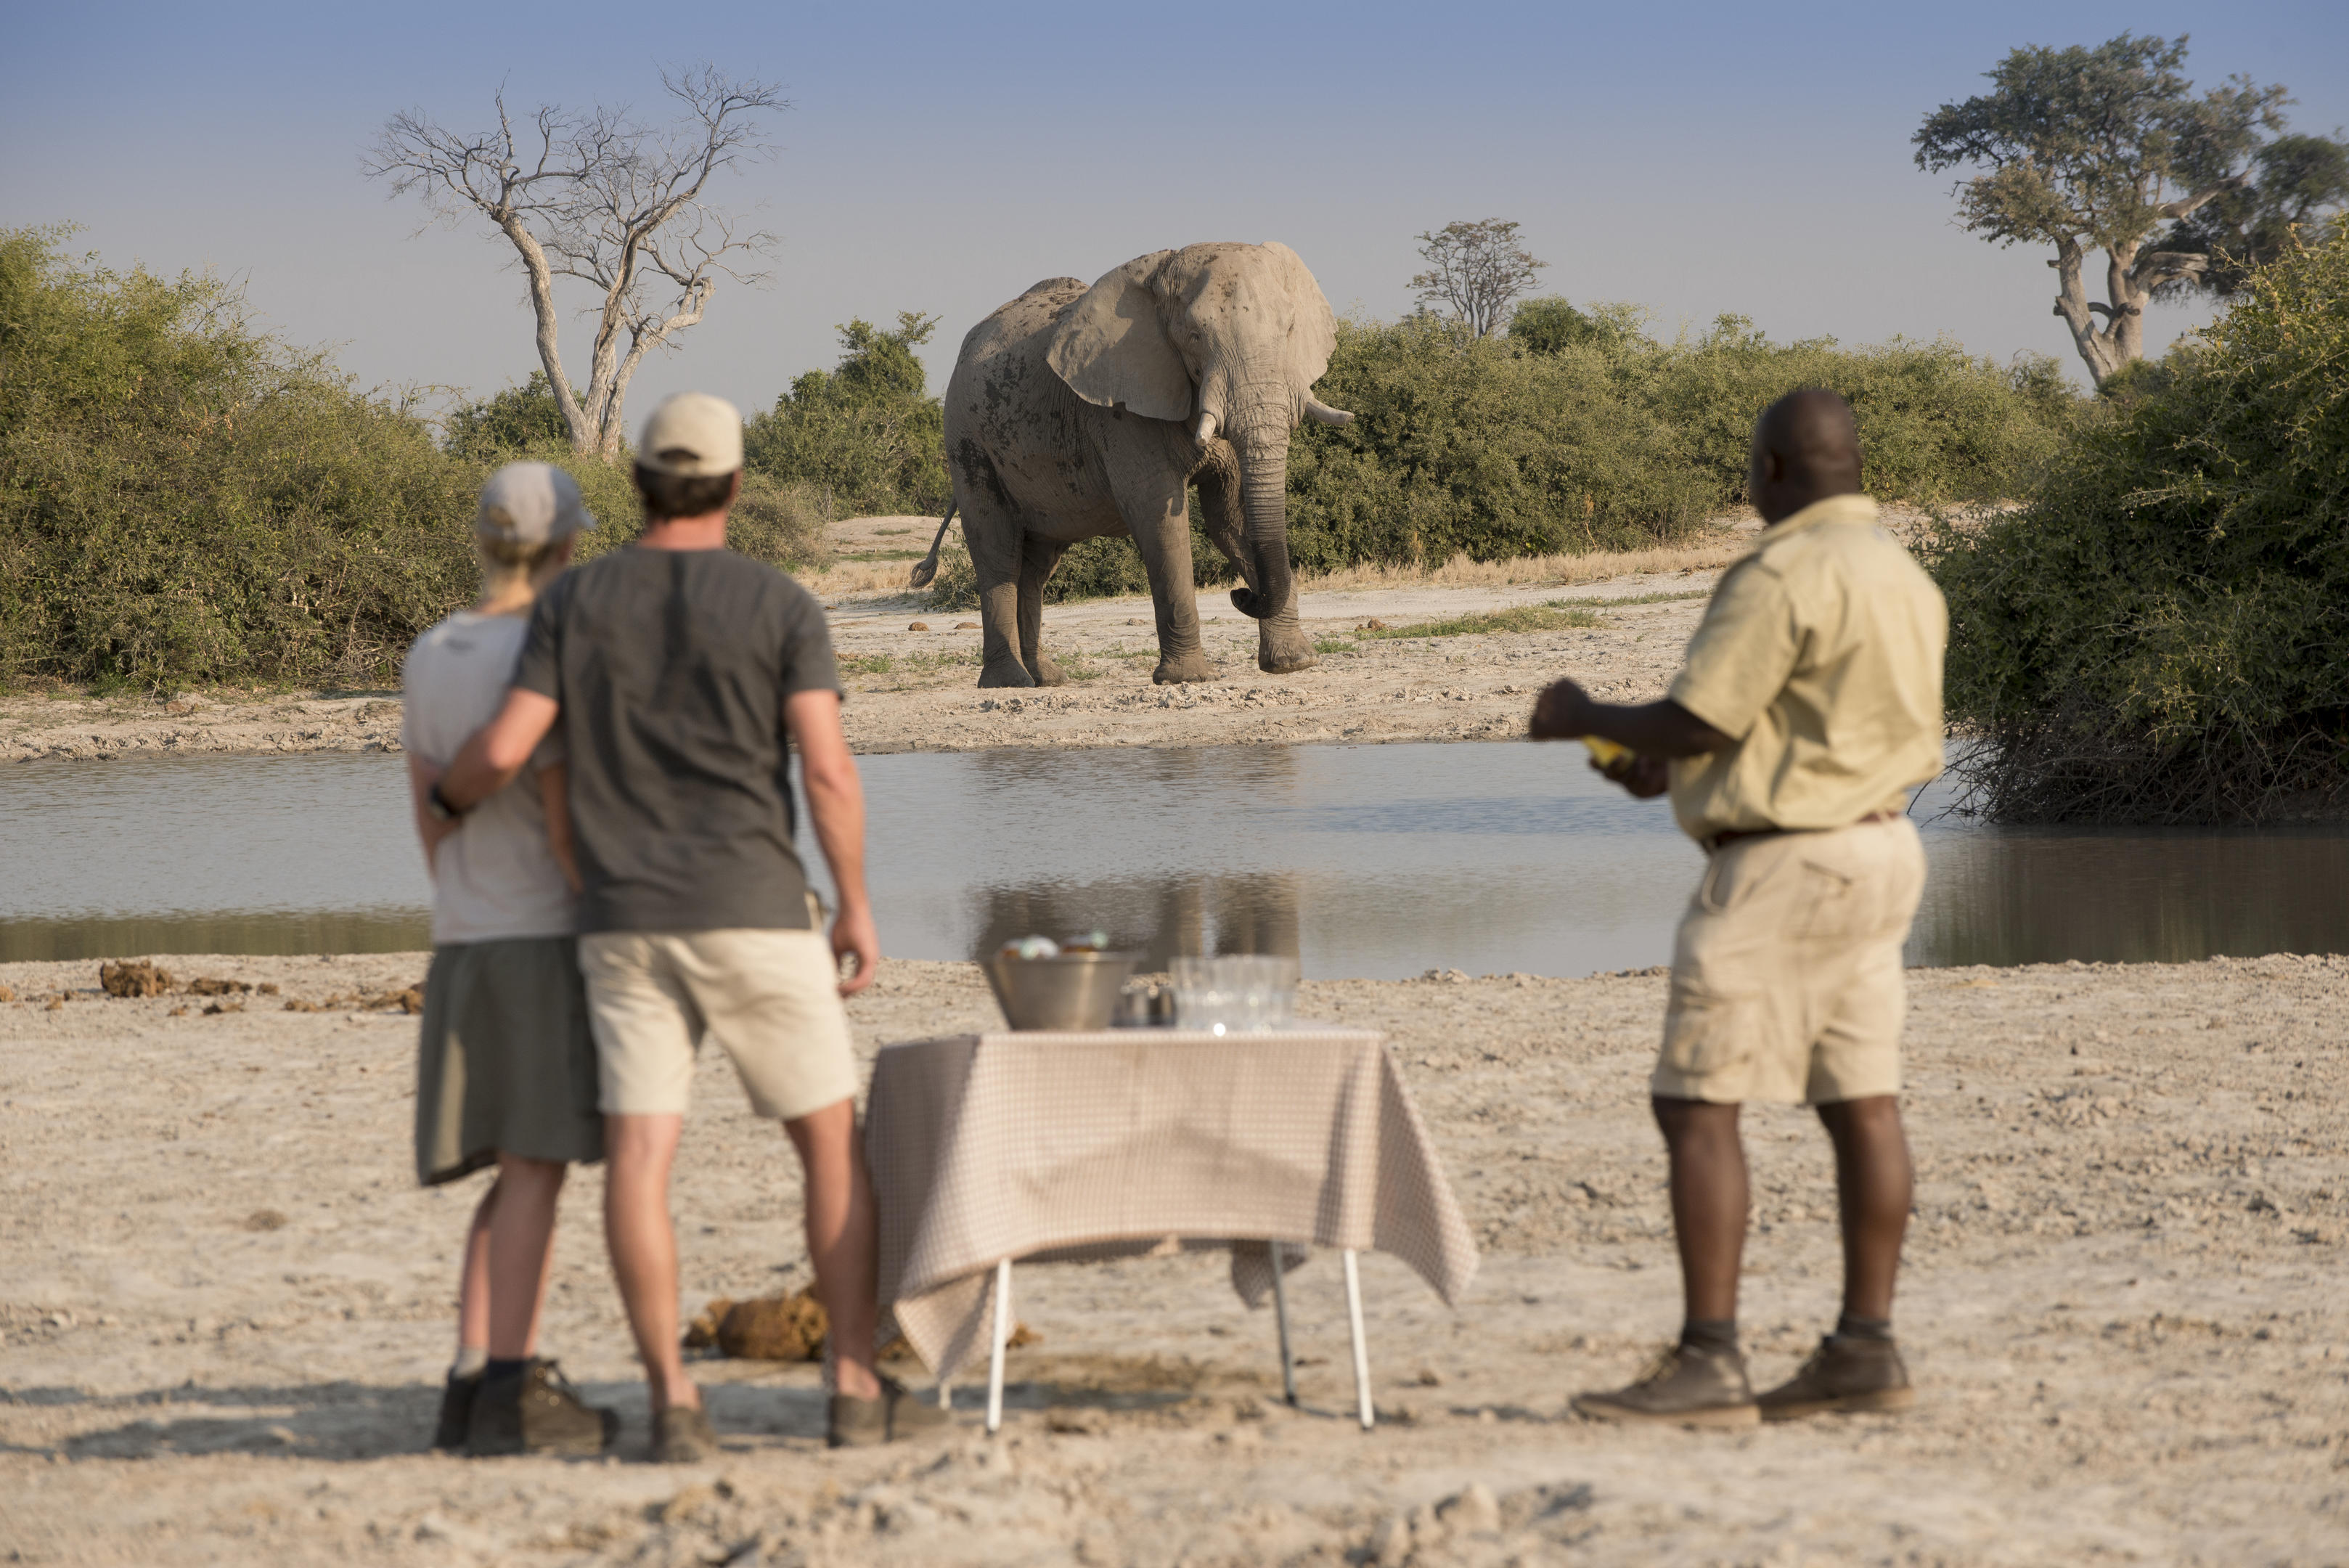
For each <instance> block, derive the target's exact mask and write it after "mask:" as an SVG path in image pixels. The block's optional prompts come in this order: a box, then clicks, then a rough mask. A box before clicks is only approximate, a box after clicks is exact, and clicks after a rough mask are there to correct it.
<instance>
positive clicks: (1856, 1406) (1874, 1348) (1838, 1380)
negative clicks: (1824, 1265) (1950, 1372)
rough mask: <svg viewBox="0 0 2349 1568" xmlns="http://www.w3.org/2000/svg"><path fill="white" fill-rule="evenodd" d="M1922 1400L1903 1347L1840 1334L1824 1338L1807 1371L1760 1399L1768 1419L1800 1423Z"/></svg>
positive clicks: (1900, 1407)
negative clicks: (1829, 1414) (1903, 1360)
mask: <svg viewBox="0 0 2349 1568" xmlns="http://www.w3.org/2000/svg"><path fill="white" fill-rule="evenodd" d="M1916 1402H1917V1390H1916V1389H1914V1388H1912V1387H1910V1386H1909V1368H1908V1367H1906V1366H1902V1365H1901V1362H1900V1350H1899V1346H1898V1345H1895V1344H1894V1343H1893V1342H1892V1341H1890V1340H1889V1339H1847V1338H1846V1337H1844V1336H1843V1335H1841V1334H1828V1335H1827V1336H1826V1337H1825V1338H1824V1339H1822V1340H1820V1341H1819V1347H1818V1348H1817V1349H1816V1350H1814V1351H1813V1352H1811V1358H1810V1359H1809V1360H1808V1361H1806V1362H1804V1363H1803V1366H1802V1370H1801V1371H1799V1372H1797V1373H1795V1375H1794V1376H1792V1377H1790V1378H1788V1379H1787V1380H1786V1381H1785V1382H1784V1383H1781V1384H1779V1385H1778V1386H1776V1387H1775V1388H1773V1389H1771V1390H1770V1391H1769V1392H1767V1393H1765V1394H1764V1395H1763V1396H1762V1397H1761V1398H1760V1399H1758V1400H1756V1401H1755V1403H1756V1404H1758V1405H1760V1406H1761V1407H1762V1418H1763V1419H1764V1420H1765V1421H1796V1420H1800V1419H1801V1418H1802V1417H1805V1416H1817V1415H1822V1414H1825V1413H1826V1412H1827V1411H1829V1410H1906V1409H1907V1408H1909V1406H1911V1405H1914V1404H1915V1403H1916Z"/></svg>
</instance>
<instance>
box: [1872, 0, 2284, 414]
mask: <svg viewBox="0 0 2349 1568" xmlns="http://www.w3.org/2000/svg"><path fill="white" fill-rule="evenodd" d="M2185 63H2186V38H2185V37H2184V36H2182V35H2181V36H2179V37H2178V38H2177V39H2176V40H2175V41H2168V40H2164V39H2161V38H2139V37H2136V36H2131V35H2129V34H2127V33H2123V34H2122V35H2121V36H2119V37H2117V38H2114V39H2112V40H2111V41H2110V42H2108V43H2105V44H2101V45H2099V46H2097V47H2095V48H2093V49H2088V48H2082V47H2078V46H2074V47H2070V48H2064V49H2052V48H2044V47H2027V48H2020V49H2016V50H2014V51H2013V53H2011V54H2009V55H2008V56H2007V57H2006V58H2005V59H2004V60H2002V61H2001V62H2000V63H1999V65H1998V67H1997V68H1996V69H1994V70H1992V71H1989V72H1986V73H1984V74H1985V75H1986V77H1987V78H1988V79H1989V80H1990V81H1991V83H1992V90H1991V91H1990V92H1987V93H1983V94H1982V95H1980V96H1978V97H1975V98H1970V99H1966V100H1965V101H1964V102H1963V103H1945V104H1943V105H1942V106H1941V107H1940V109H1936V110H1935V111H1934V112H1933V113H1932V114H1931V115H1930V117H1928V118H1927V119H1926V120H1925V123H1924V124H1923V126H1921V127H1920V128H1919V130H1918V131H1917V134H1916V135H1915V136H1914V137H1912V138H1911V139H1910V140H1911V141H1912V142H1913V143H1914V144H1915V146H1916V149H1917V167H1918V168H1920V169H1922V170H1925V171H1929V172H1934V173H1938V172H1940V171H1942V170H1945V169H1951V168H1954V167H1957V166H1958V165H1961V164H1966V165H1977V166H1985V171H1984V172H1982V173H1979V174H1976V175H1974V176H1973V177H1972V178H1971V179H1967V180H1963V181H1961V182H1959V183H1958V185H1957V187H1956V191H1955V193H1956V195H1957V197H1958V214H1959V217H1960V219H1961V221H1962V222H1963V223H1964V224H1965V226H1966V228H1967V229H1968V230H1970V231H1971V232H1973V233H1976V234H1982V236H1983V237H1984V238H1985V239H1989V240H1994V241H1996V242H1997V243H1999V244H2002V245H2011V244H2015V243H2016V242H2018V241H2027V242H2031V243H2033V244H2053V245H2054V247H2055V256H2054V260H2052V261H2050V262H2049V263H2048V264H2047V265H2049V266H2051V267H2053V268H2054V269H2055V275H2056V278H2057V290H2056V295H2055V314H2056V315H2058V316H2060V317H2063V318H2064V325H2065V326H2066V327H2070V328H2071V332H2072V341H2073V343H2074V345H2075V346H2076V347H2077V348H2078V349H2079V351H2080V358H2082V359H2084V360H2085V361H2086V362H2087V366H2088V369H2089V371H2090V373H2091V374H2093V375H2094V376H2095V379H2097V380H2098V381H2100V382H2101V381H2103V380H2105V379H2106V378H2108V377H2110V376H2111V375H2112V374H2113V372H2115V371H2116V370H2118V369H2120V368H2121V367H2122V366H2124V365H2127V364H2128V363H2129V362H2130V361H2131V360H2134V359H2137V358H2142V357H2143V355H2144V353H2145V305H2146V301H2147V299H2148V298H2149V297H2151V296H2152V295H2153V292H2154V291H2155V290H2156V289H2158V288H2162V287H2164V286H2168V285H2172V284H2175V283H2177V282H2178V281H2180V280H2184V279H2189V278H2194V277H2198V276H2199V275H2202V273H2203V271H2204V270H2205V269H2206V268H2207V267H2208V265H2209V255H2208V254H2206V253H2200V252H2195V251H2189V250H2176V249H2157V250H2148V249H2147V248H2146V243H2147V240H2149V239H2151V238H2152V236H2153V234H2154V232H2155V230H2157V229H2158V228H2159V227H2160V226H2161V225H2162V224H2163V223H2174V222H2176V221H2178V220H2181V219H2185V218H2189V217H2191V216H2192V215H2193V214H2194V213H2197V212H2199V211H2200V210H2201V209H2202V208H2203V207H2205V206H2207V205H2209V203H2210V202H2213V201H2215V200H2217V199H2218V198H2219V197H2220V196H2221V195H2223V194H2225V193H2226V192H2229V191H2231V190H2234V189H2236V188H2237V187H2238V186H2240V185H2241V184H2242V183H2243V182H2244V177H2243V175H2242V173H2241V172H2240V166H2241V164H2242V162H2243V161H2244V160H2245V158H2246V157H2248V156H2249V155H2250V154H2251V152H2252V151H2253V150H2254V149H2255V148H2256V147H2257V146H2258V145H2259V140H2260V133H2261V131H2262V130H2269V131H2272V130H2281V129H2282V123H2283V121H2282V116H2281V115H2280V113H2279V112H2278V106H2279V105H2281V104H2282V103H2283V102H2284V101H2285V99H2284V91H2283V88H2280V87H2267V88H2261V87H2255V86H2253V85H2252V84H2251V80H2250V78H2246V77H2236V78H2230V79H2229V80H2228V81H2227V82H2225V83H2224V84H2222V85H2221V86H2219V87H2216V88H2211V89H2210V90H2209V92H2206V93H2202V94H2199V95H2197V94H2196V93H2195V91H2194V88H2193V83H2191V82H2189V80H2187V78H2186V77H2185V75H2184V73H2183V70H2182V67H2184V65H2185ZM2091 250H2101V251H2103V252H2104V253H2105V264H2106V265H2105V293H2106V297H2105V298H2104V299H2102V300H2094V299H2090V298H2089V297H2088V294H2087V287H2086V285H2085V282H2084V280H2083V278H2082V276H2081V273H2082V269H2083V267H2084V266H2085V263H2086V260H2087V254H2088V252H2089V251H2091ZM2099 317H2101V318H2102V325H2099V324H2098V318H2099Z"/></svg>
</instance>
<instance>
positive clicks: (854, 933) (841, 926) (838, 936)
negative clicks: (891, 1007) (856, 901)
mask: <svg viewBox="0 0 2349 1568" xmlns="http://www.w3.org/2000/svg"><path fill="white" fill-rule="evenodd" d="M832 956H833V962H835V963H837V962H838V961H841V960H842V959H847V958H853V959H854V960H855V961H856V972H855V973H854V974H851V975H848V976H846V977H845V978H843V980H842V981H841V982H840V994H841V995H843V996H854V995H855V994H856V993H857V992H860V991H863V990H864V988H865V987H866V986H868V985H871V984H872V983H873V976H874V971H877V970H878V969H879V968H880V967H881V933H880V932H879V931H877V930H875V929H874V927H873V911H872V910H871V909H868V908H867V907H865V906H864V905H862V904H860V905H858V906H857V907H856V908H854V909H842V910H841V911H840V913H839V914H838V915H837V916H835V917H834V918H833V922H832Z"/></svg>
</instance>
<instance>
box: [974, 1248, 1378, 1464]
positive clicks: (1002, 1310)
mask: <svg viewBox="0 0 2349 1568" xmlns="http://www.w3.org/2000/svg"><path fill="white" fill-rule="evenodd" d="M1350 1255H1351V1254H1349V1256H1350ZM1352 1277H1353V1276H1352V1274H1351V1273H1349V1274H1348V1275H1347V1278H1348V1279H1351V1278H1352ZM1354 1315H1355V1321H1356V1322H1357V1323H1358V1324H1359V1323H1360V1321H1361V1313H1360V1312H1359V1311H1357V1312H1356V1314H1354ZM994 1326H995V1334H994V1339H995V1347H994V1349H993V1351H992V1352H990V1353H989V1355H988V1358H987V1429H988V1433H989V1434H990V1435H991V1434H993V1433H995V1432H998V1431H1000V1430H1002V1428H1003V1350H1004V1346H1005V1345H1007V1344H1009V1341H1010V1339H1011V1260H1010V1259H1009V1258H1006V1259H1004V1260H1003V1261H1002V1262H999V1263H998V1264H996V1265H995V1325H994ZM1355 1340H1356V1343H1357V1344H1359V1343H1360V1342H1361V1333H1360V1331H1359V1329H1358V1330H1357V1332H1356V1334H1355ZM1355 1355H1356V1357H1357V1359H1359V1358H1360V1356H1361V1352H1360V1351H1359V1350H1358V1351H1356V1352H1355ZM1362 1397H1363V1398H1365V1399H1368V1398H1369V1397H1370V1396H1369V1395H1368V1394H1365V1395H1363V1396H1362Z"/></svg>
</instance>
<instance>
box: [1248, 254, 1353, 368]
mask: <svg viewBox="0 0 2349 1568" xmlns="http://www.w3.org/2000/svg"><path fill="white" fill-rule="evenodd" d="M1264 248H1265V249H1266V250H1268V251H1269V252H1271V253H1272V259H1273V262H1274V264H1275V265H1277V266H1278V268H1279V270H1280V274H1281V277H1282V280H1283V281H1284V282H1285V283H1286V284H1287V285H1288V297H1289V298H1290V299H1292V300H1294V301H1296V303H1297V321H1296V325H1295V326H1293V327H1290V328H1289V334H1288V347H1289V350H1290V352H1292V353H1294V354H1296V355H1297V356H1298V357H1299V359H1300V360H1301V361H1302V362H1303V365H1304V369H1305V383H1304V384H1305V385H1306V386H1311V385H1312V384H1313V383H1314V382H1316V381H1318V380H1319V379H1321V372H1322V371H1324V370H1326V369H1329V368H1330V355H1332V354H1334V353H1336V352H1337V351H1338V317H1337V313H1336V312H1334V311H1332V310H1331V309H1330V302H1329V300H1328V299H1326V298H1324V297H1323V296H1322V294H1321V286H1320V285H1319V284H1318V283H1316V282H1314V281H1313V274H1312V271H1311V270H1310V269H1309V268H1308V267H1307V266H1306V265H1305V258H1304V257H1303V256H1300V255H1299V254H1297V253H1296V252H1295V251H1293V250H1290V249H1289V248H1288V246H1287V245H1284V244H1281V243H1280V242H1279V241H1278V240H1268V241H1267V242H1266V243H1265V247H1264Z"/></svg>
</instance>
